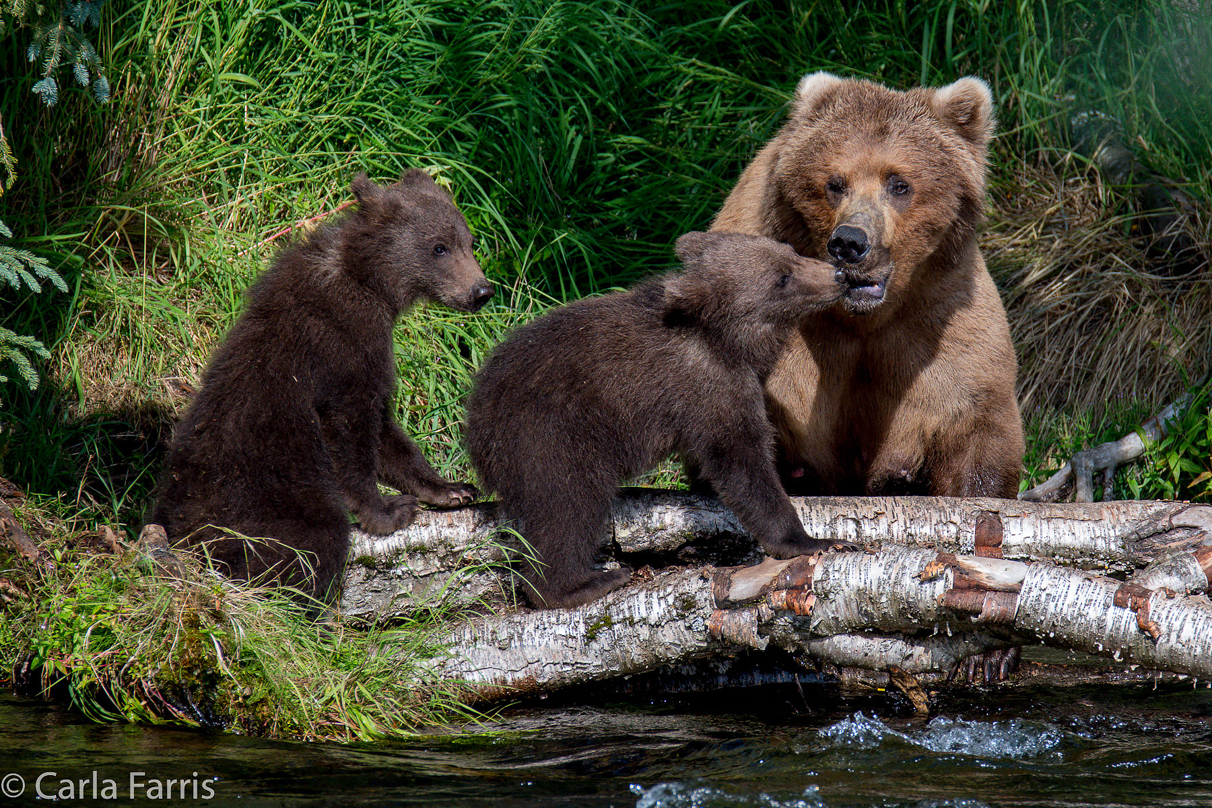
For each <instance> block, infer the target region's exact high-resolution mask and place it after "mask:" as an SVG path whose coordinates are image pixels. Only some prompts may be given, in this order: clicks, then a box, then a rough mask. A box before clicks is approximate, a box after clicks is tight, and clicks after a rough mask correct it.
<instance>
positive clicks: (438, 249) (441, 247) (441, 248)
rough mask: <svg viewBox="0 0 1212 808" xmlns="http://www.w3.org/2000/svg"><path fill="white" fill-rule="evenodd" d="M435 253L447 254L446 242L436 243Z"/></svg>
mask: <svg viewBox="0 0 1212 808" xmlns="http://www.w3.org/2000/svg"><path fill="white" fill-rule="evenodd" d="M433 254H434V255H446V245H445V244H435V245H434V248H433Z"/></svg>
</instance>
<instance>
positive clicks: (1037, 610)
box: [436, 547, 1212, 700]
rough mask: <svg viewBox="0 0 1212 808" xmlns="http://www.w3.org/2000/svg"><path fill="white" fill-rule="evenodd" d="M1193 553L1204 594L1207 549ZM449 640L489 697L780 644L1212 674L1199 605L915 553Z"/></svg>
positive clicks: (889, 657) (928, 658)
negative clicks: (1084, 658)
mask: <svg viewBox="0 0 1212 808" xmlns="http://www.w3.org/2000/svg"><path fill="white" fill-rule="evenodd" d="M1186 555H1189V556H1191V560H1192V561H1193V563H1194V565H1195V566H1197V567H1199V568H1200V570H1201V573H1200V574H1201V575H1202V576H1203V584H1202V586H1201V589H1202V588H1206V587H1207V585H1208V574H1209V571H1210V570H1212V547H1202V548H1199V549H1198V550H1196V551H1195V553H1186ZM855 632H879V633H881V634H883V635H885V636H876V635H874V634H871V633H866V634H863V635H856V634H855ZM850 636H857V638H858V639H859V640H865V641H867V646H868V647H867V651H868V652H871V651H872V650H873V649H874V654H873V655H867V656H864V651H862V650H859V649H858V646H861V645H862V643H859V644H858V645H855V644H851V643H848V642H847V640H846V638H847V637H850ZM952 638H961V639H959V640H958V641H953V639H952ZM451 640H452V646H453V647H454V648H456V649H458V650H457V652H456V654H455V655H454V656H452V657H451V658H449V659H446V660H442V661H440V662H438V663H436V664H437V670H438V672H439V673H440V675H441V676H442V677H443V678H447V679H456V680H462V681H464V682H466V683H467V685H468V686H469V688H470V690H471V693H472V695H473V697H474V698H478V699H481V700H493V699H499V698H516V697H519V696H524V695H535V694H540V693H546V692H551V691H554V690H558V689H561V688H565V687H569V686H573V685H577V684H583V683H586V682H590V681H595V680H600V679H606V678H611V677H614V676H619V675H625V674H633V673H641V672H645V671H651V670H655V669H657V668H658V667H661V666H663V665H673V664H681V663H684V662H687V661H689V660H693V659H696V658H703V657H707V656H711V655H713V654H727V653H730V652H731V651H735V650H737V649H740V648H744V647H754V648H760V649H765V648H769V647H771V646H777V647H780V648H783V649H785V650H787V651H791V652H794V653H799V654H808V655H811V656H815V657H817V658H818V659H822V658H823V659H824V660H825V661H829V662H833V663H834V664H838V665H843V664H844V665H850V666H856V665H857V666H871V667H877V668H883V669H889V668H892V667H896V668H900V669H902V670H904V671H906V672H908V673H915V674H921V673H928V672H931V671H932V670H934V671H935V672H937V669H938V668H940V667H941V668H943V671H942V672H946V669H947V667H954V665H955V664H957V663H958V660H959V659H960V658H962V657H963V656H967V655H970V654H972V653H977V652H981V651H983V650H987V649H988V648H990V647H993V646H996V645H999V644H1000V645H1005V644H1013V643H1039V644H1043V645H1049V646H1054V647H1058V648H1068V649H1076V650H1080V651H1084V652H1086V653H1090V654H1095V655H1099V656H1104V657H1111V658H1114V659H1117V660H1123V661H1127V662H1135V663H1138V664H1140V665H1143V666H1146V667H1148V668H1152V669H1158V670H1167V671H1172V672H1175V673H1180V674H1187V675H1191V676H1196V677H1202V678H1208V677H1212V604H1210V603H1209V602H1208V600H1207V599H1206V598H1203V597H1184V596H1181V595H1178V594H1177V593H1175V592H1173V591H1170V590H1168V589H1146V588H1144V587H1142V586H1140V585H1137V584H1126V583H1124V582H1121V581H1117V580H1114V579H1112V578H1108V577H1105V576H1101V575H1094V574H1091V573H1089V572H1083V571H1080V570H1072V569H1065V568H1061V567H1057V566H1055V565H1052V564H1047V563H1043V562H1034V563H1025V562H1018V561H1006V560H1004V559H989V558H983V557H979V556H956V555H952V554H949V553H940V552H937V551H934V550H927V549H915V548H887V549H884V550H880V551H879V552H876V553H862V552H858V553H827V554H824V555H817V556H804V557H801V558H796V559H790V560H787V561H778V560H775V559H767V560H766V561H764V562H762V563H761V564H759V565H756V566H753V567H742V568H730V569H711V568H698V569H690V570H680V571H676V572H670V573H666V574H663V575H659V576H657V577H656V578H654V579H653V580H651V581H648V582H646V583H643V584H640V585H638V586H630V587H627V588H624V589H621V590H616V591H615V592H612V593H610V594H609V595H607V596H606V597H605V598H603V599H602V600H599V601H597V602H595V603H591V604H588V605H586V606H583V607H580V608H577V609H571V610H553V611H542V612H523V613H518V614H510V615H492V616H485V617H480V618H476V619H474V620H472V621H469V622H467V623H464V624H462V625H460V626H459V627H457V628H456V629H455V631H454V632H453V633H452V636H451ZM878 646H883V648H882V649H881V648H878ZM898 646H899V647H898Z"/></svg>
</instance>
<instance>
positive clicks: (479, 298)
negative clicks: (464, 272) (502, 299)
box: [471, 283, 495, 311]
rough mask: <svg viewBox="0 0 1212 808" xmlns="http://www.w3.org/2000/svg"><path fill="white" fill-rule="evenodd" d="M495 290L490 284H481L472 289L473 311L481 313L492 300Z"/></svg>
mask: <svg viewBox="0 0 1212 808" xmlns="http://www.w3.org/2000/svg"><path fill="white" fill-rule="evenodd" d="M494 291H495V290H494V289H493V288H492V286H491V285H490V284H487V283H480V284H476V285H475V286H473V287H472V288H471V310H472V311H479V310H480V309H481V308H483V307H484V304H485V303H487V302H488V301H489V300H491V299H492V293H493V292H494Z"/></svg>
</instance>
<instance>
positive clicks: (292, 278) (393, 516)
mask: <svg viewBox="0 0 1212 808" xmlns="http://www.w3.org/2000/svg"><path fill="white" fill-rule="evenodd" d="M352 190H353V193H354V195H355V196H356V197H357V200H358V208H357V210H356V211H355V212H354V213H353V214H352V215H350V216H348V217H346V218H345V219H343V220H341V221H339V222H337V223H335V224H330V225H327V226H326V227H323V228H322V229H320V230H319V231H318V232H317V233H315V234H313V235H312V236H310V237H308V238H307V239H306V240H304V241H303V242H301V243H299V244H297V245H295V246H294V247H291V248H289V249H287V250H285V251H284V252H283V253H282V254H281V255H279V256H278V258H277V259H276V260H275V261H274V264H273V266H272V267H270V268H269V269H268V270H267V271H266V272H265V273H264V274H263V275H262V276H261V277H260V278H259V279H258V280H257V282H256V284H254V285H253V287H252V288H251V289H250V290H249V293H248V305H247V307H246V308H245V310H244V313H243V314H241V315H240V319H239V320H237V321H236V324H235V325H234V326H232V329H231V331H230V332H228V334H227V337H226V338H225V339H224V341H223V344H222V345H220V346H219V348H218V349H217V350H216V351H215V353H214V355H213V356H212V357H211V360H210V364H209V365H207V368H206V372H205V373H204V374H203V377H202V386H201V388H200V389H199V390H198V393H197V395H196V396H195V397H194V399H193V401H192V402H191V403H190V406H189V409H188V410H187V411H186V413H185V415H184V416H183V417H182V419H181V422H180V423H179V424H178V425H177V428H176V431H175V434H174V436H173V445H172V448H171V450H170V451H169V455H168V460H167V463H166V465H165V470H164V474H163V476H162V478H161V482H160V488H159V492H158V497H157V501H156V504H155V506H154V508H153V510H152V513H151V517H150V520H149V521H151V522H155V523H157V524H160V525H163V526H164V528H165V530H166V532H167V533H168V537H169V539H170V540H171V541H173V542H174V543H176V544H184V545H189V546H205V547H206V548H207V550H208V552H209V553H210V556H211V557H212V558H213V559H214V560H215V561H216V562H217V564H218V566H219V567H220V568H221V569H223V570H224V571H225V572H227V573H229V574H231V575H232V576H234V577H237V578H242V579H256V580H266V581H272V580H274V579H276V580H277V581H280V582H281V583H284V584H288V585H291V586H294V587H296V588H298V589H300V590H302V591H303V592H304V593H306V594H308V595H310V596H312V597H314V598H318V599H325V598H328V597H330V596H331V595H332V594H333V593H332V584H333V582H334V580H335V579H336V577H337V575H338V574H339V573H340V571H341V570H342V568H343V567H344V566H345V560H346V555H347V554H348V552H349V545H350V539H349V518H348V513H349V512H350V511H352V512H353V514H354V515H355V516H356V517H357V518H358V520H359V521H360V522H361V524H362V528H363V529H364V530H366V531H367V532H370V533H376V534H386V533H391V532H393V531H396V530H399V529H401V528H403V527H407V526H408V524H409V523H411V522H412V519H413V515H414V514H415V512H416V510H417V504H418V500H419V501H421V502H425V503H429V504H433V505H440V506H452V505H461V504H464V503H467V502H470V501H471V500H472V498H473V497H474V496H475V489H474V488H472V487H471V486H469V485H464V484H461V483H452V482H447V481H446V480H443V479H442V478H441V477H439V476H438V474H437V472H435V471H434V470H433V468H432V467H430V465H429V463H428V462H426V460H425V457H424V456H423V455H422V454H421V450H420V449H419V448H418V447H417V445H416V444H415V443H413V442H412V440H411V439H410V438H409V437H408V436H407V435H406V434H404V431H403V430H402V429H401V428H400V425H399V424H398V423H396V420H395V418H394V417H393V416H392V407H391V403H392V398H393V395H394V393H395V386H396V378H395V351H394V348H393V343H392V328H393V326H394V325H395V321H396V318H398V317H399V315H400V314H401V313H402V312H403V311H404V310H406V309H407V308H408V307H409V306H411V305H412V303H413V301H415V300H416V299H418V298H425V299H429V300H434V301H437V302H440V303H444V304H446V305H448V306H451V307H453V308H456V309H460V310H462V311H474V310H476V309H478V308H480V307H481V306H482V305H484V303H485V302H486V301H487V300H488V299H489V298H490V297H492V293H493V289H492V287H491V286H489V285H488V282H487V280H486V279H485V278H484V273H483V272H482V271H481V270H480V265H479V264H478V263H477V262H476V260H475V258H474V256H473V255H472V237H471V233H470V231H469V230H468V229H467V223H466V221H464V219H463V215H462V214H461V213H459V211H458V209H457V208H456V207H455V206H454V203H453V202H452V201H451V199H450V196H449V195H448V194H447V193H446V192H445V191H443V190H442V189H441V188H439V187H438V186H437V185H436V184H435V183H434V181H433V180H432V179H431V178H430V177H429V175H428V174H426V173H425V172H424V171H421V170H420V169H413V170H412V171H409V172H408V173H406V174H405V175H404V177H403V178H402V179H401V180H400V181H399V182H397V183H395V184H393V185H389V186H385V187H379V186H378V185H375V184H374V183H373V182H370V181H369V180H368V179H367V178H366V175H365V174H362V175H359V176H358V177H357V178H356V179H354V181H353V186H352ZM379 480H382V481H383V482H385V483H387V484H388V485H390V486H392V487H393V488H395V489H397V490H399V491H401V492H403V493H401V494H399V495H393V496H388V497H384V496H383V495H382V494H381V493H380V492H379V488H378V485H377V483H378V481H379ZM228 531H235V532H237V533H239V534H243V535H244V536H249V537H253V538H254V540H252V541H247V540H245V539H243V538H240V537H238V536H232V535H230V533H228Z"/></svg>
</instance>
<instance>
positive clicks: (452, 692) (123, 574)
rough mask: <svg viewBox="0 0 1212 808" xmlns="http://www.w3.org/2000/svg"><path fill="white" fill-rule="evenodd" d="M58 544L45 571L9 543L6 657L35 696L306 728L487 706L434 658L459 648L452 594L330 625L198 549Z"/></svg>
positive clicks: (286, 730) (419, 721)
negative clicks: (221, 570) (391, 614)
mask: <svg viewBox="0 0 1212 808" xmlns="http://www.w3.org/2000/svg"><path fill="white" fill-rule="evenodd" d="M78 540H79V537H77V542H78ZM49 548H50V551H51V557H52V559H53V563H54V565H55V569H54V570H52V571H50V572H46V573H42V574H37V573H35V572H33V571H31V570H30V569H29V567H28V566H27V565H25V564H24V563H23V562H21V561H19V560H17V559H13V558H9V557H7V555H5V554H3V553H0V566H2V567H3V568H4V569H5V572H6V574H7V576H8V577H10V578H14V579H15V580H19V581H21V583H22V584H24V585H25V586H26V587H28V592H27V594H28V595H29V597H28V598H22V597H17V598H13V599H11V602H9V603H7V604H6V605H3V606H0V609H3V610H4V613H5V619H4V620H0V657H3V659H4V660H5V664H6V666H7V668H8V671H9V672H10V673H11V675H12V676H13V683H14V685H15V686H16V687H17V688H18V689H19V690H20V691H21V692H23V693H25V694H27V695H44V696H47V695H50V696H59V697H61V698H64V699H65V700H67V701H69V702H70V703H71V704H72V705H73V706H74V707H76V708H77V709H79V710H80V711H81V712H83V713H84V714H85V715H88V716H90V717H92V718H94V719H96V720H101V721H113V720H125V721H133V722H140V723H151V724H160V723H172V724H177V725H184V726H202V727H207V728H212V729H214V728H218V729H225V730H231V731H237V732H240V733H243V734H249V735H257V736H261V737H270V738H300V739H305V740H340V741H351V740H373V739H377V738H382V737H388V736H399V735H402V734H408V733H411V732H415V731H417V730H419V729H422V728H425V727H427V726H432V725H434V724H436V723H454V722H459V723H462V722H466V721H469V720H476V718H477V714H475V713H474V712H472V711H469V710H467V709H465V708H463V707H462V706H461V704H460V701H459V697H460V691H459V686H458V685H457V683H451V682H441V681H438V679H437V677H436V676H435V675H434V673H433V672H432V670H431V669H430V668H428V667H427V662H428V660H431V659H437V658H441V657H443V656H444V655H445V654H446V653H447V651H446V649H445V648H444V647H443V646H442V643H441V642H440V640H439V639H438V638H439V637H440V636H441V628H442V625H443V623H444V622H445V621H449V620H451V619H452V616H453V615H454V614H455V610H454V608H453V607H452V606H450V605H449V604H448V603H444V602H443V601H442V600H441V599H438V600H435V601H434V602H429V603H425V604H421V605H420V607H419V608H418V609H417V610H416V611H415V613H414V616H413V617H412V618H411V619H410V620H408V621H405V622H404V623H402V624H398V625H394V626H392V627H390V628H369V629H368V628H366V627H353V626H350V625H348V624H347V623H346V622H345V621H344V620H342V619H340V618H335V619H332V620H329V621H326V622H325V623H324V624H323V625H322V626H319V627H318V626H317V625H316V624H315V623H313V622H312V620H311V618H310V617H309V614H308V609H307V608H306V607H305V606H304V605H302V604H301V603H300V601H299V600H297V599H295V598H292V597H290V596H289V595H288V593H287V592H286V591H284V590H282V589H279V588H277V587H259V586H253V585H247V586H244V585H242V586H236V585H233V584H231V583H230V582H228V581H226V580H225V579H223V578H221V577H220V576H218V575H216V574H215V573H214V572H212V571H210V570H209V569H208V568H207V567H206V566H205V565H204V564H203V563H202V562H201V561H200V560H198V559H196V558H194V557H192V556H190V555H187V554H181V555H180V556H179V559H180V561H181V562H182V564H181V570H180V574H179V575H178V576H176V577H165V576H163V575H161V574H159V573H158V572H157V570H156V569H155V566H154V562H153V561H152V558H151V557H149V556H146V555H143V554H141V553H140V552H139V551H138V550H137V548H131V547H129V546H128V547H123V548H122V552H121V553H120V554H118V555H112V554H108V553H98V552H97V551H96V549H94V548H87V549H84V548H81V547H79V546H73V544H72V543H71V542H69V541H62V540H58V541H52V542H50V543H49ZM21 572H25V573H26V575H24V576H21V577H15V576H14V573H18V574H19V573H21ZM6 594H11V590H9V591H8V592H6Z"/></svg>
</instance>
